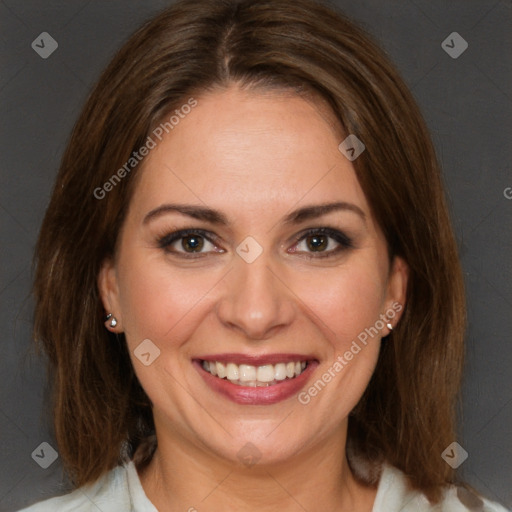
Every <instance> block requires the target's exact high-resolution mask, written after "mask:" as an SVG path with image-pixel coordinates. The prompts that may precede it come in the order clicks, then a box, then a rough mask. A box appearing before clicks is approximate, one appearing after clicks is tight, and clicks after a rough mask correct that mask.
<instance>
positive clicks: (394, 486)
mask: <svg viewBox="0 0 512 512" xmlns="http://www.w3.org/2000/svg"><path fill="white" fill-rule="evenodd" d="M390 510H400V511H401V512H508V511H507V509H505V508H504V507H503V506H501V505H499V504H498V503H494V502H492V501H489V500H486V499H484V498H482V497H479V496H476V495H475V494H473V493H471V492H470V491H467V490H466V489H464V488H463V487H455V486H452V487H449V488H447V489H446V490H445V492H444V495H443V498H442V500H441V502H440V503H439V504H437V505H432V504H431V503H430V502H429V501H428V499H427V498H426V497H425V495H423V494H422V493H420V492H418V491H416V490H412V489H410V488H409V486H408V485H407V478H406V476H405V475H404V474H403V473H402V472H401V471H400V470H399V469H397V468H395V467H392V466H389V465H384V467H383V470H382V475H381V478H380V482H379V487H378V491H377V497H376V500H375V505H374V507H373V511H372V512H388V511H390Z"/></svg>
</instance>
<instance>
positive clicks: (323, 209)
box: [284, 201, 366, 224]
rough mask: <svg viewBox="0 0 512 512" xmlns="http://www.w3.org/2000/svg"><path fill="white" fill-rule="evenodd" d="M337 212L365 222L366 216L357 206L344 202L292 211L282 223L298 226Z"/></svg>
mask: <svg viewBox="0 0 512 512" xmlns="http://www.w3.org/2000/svg"><path fill="white" fill-rule="evenodd" d="M339 211H349V212H353V213H356V214H357V215H359V216H360V217H361V219H362V220H363V221H365V222H366V215H365V213H364V212H363V210H361V208H359V206H356V205H355V204H352V203H347V202H344V201H340V202H337V203H324V204H319V205H313V206H306V207H304V208H300V209H298V210H294V211H293V212H291V213H289V214H288V215H287V216H286V217H285V218H284V222H285V223H286V224H299V223H301V222H304V221H306V220H311V219H316V218H317V217H321V216H322V215H327V214H328V213H332V212H339Z"/></svg>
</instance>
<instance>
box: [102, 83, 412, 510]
mask: <svg viewBox="0 0 512 512" xmlns="http://www.w3.org/2000/svg"><path fill="white" fill-rule="evenodd" d="M196 99H197V100H198V104H197V106H196V107H195V108H194V109H192V111H191V113H190V114H188V115H187V116H186V117H185V118H184V119H182V120H180V123H179V125H177V126H176V127H175V128H174V129H173V131H172V132H170V133H169V134H168V135H167V136H166V137H165V138H164V139H163V140H162V141H161V142H159V143H158V145H157V147H156V148H155V149H153V150H152V151H151V153H150V155H149V156H148V157H147V158H146V160H145V162H144V167H143V170H142V171H141V174H140V176H139V181H138V183H137V186H136V190H135V193H134V195H133V198H132V200H131V203H130V207H129V211H128V213H127V217H126V220H125V223H124V225H123V229H122V230H121V233H120V235H119V240H118V250H117V254H116V257H115V259H114V260H109V261H106V262H105V264H104V266H103V268H102V271H101V273H100V276H99V287H100V292H101V296H102V299H103V303H104V305H105V309H106V310H107V311H110V312H112V313H113V314H114V316H115V317H116V318H117V320H118V324H117V326H116V327H115V328H110V327H109V328H110V329H111V330H113V331H115V332H124V333H125V334H126V339H127V343H128V346H129V349H130V354H131V357H132V361H133V365H134V368H135V371H136V373H137V376H138V378H139V380H140V382H141V384H142V386H143V387H144V389H145V391H146V393H147V394H148V396H149V397H150V399H151V401H152V403H153V413H154V419H155V425H156V431H157V438H158V449H157V451H156V454H155V456H154V457H153V459H152V461H151V463H150V465H149V467H148V468H147V469H146V470H145V471H144V472H143V473H142V474H140V478H141V483H142V485H143V488H144V490H145V492H146V494H147V496H148V498H149V499H150V500H151V501H152V502H153V503H154V504H155V506H156V507H157V508H158V509H159V510H161V511H174V510H189V509H191V507H195V508H196V509H197V510H208V511H211V512H216V511H221V510H222V511H225V510H226V508H227V509H233V510H234V509H235V507H236V510H241V511H253V510H258V511H274V510H279V511H299V510H308V511H315V510H358V511H364V510H371V508H372V505H373V502H374V499H375V493H376V489H375V488H372V487H366V486H364V485H362V484H360V483H358V482H357V481H356V480H355V478H354V476H353V475H352V473H351V471H350V468H349V466H348V463H347V460H346V456H345V444H346V431H347V422H348V415H349V413H350V411H351V410H352V409H353V408H354V406H355V405H356V404H357V402H358V401H359V399H360V397H361V396H362V394H363V392H364V390H365V388H366V387H367V385H368V382H369V379H370V377H371V375H372V373H373V371H374V368H375V365H376V361H377V357H378V352H379V347H380V338H381V337H382V336H386V335H387V334H388V333H389V331H388V328H387V327H385V326H384V328H383V329H381V331H380V333H379V335H378V336H375V337H374V338H373V339H371V341H370V342H369V343H368V345H367V346H365V347H364V349H363V350H361V351H360V352H359V353H358V354H357V355H355V356H354V358H353V359H352V360H351V361H350V362H349V363H348V364H347V365H346V366H345V367H344V368H343V370H342V371H340V372H339V373H337V375H336V377H335V378H333V379H332V381H331V382H330V383H329V384H328V385H327V386H325V388H324V389H323V390H322V391H321V392H320V393H318V395H317V396H316V397H314V398H312V399H311V401H310V403H308V404H307V405H302V404H300V403H299V402H298V400H297V397H296V396H294V397H291V398H289V399H286V400H284V401H281V402H279V403H277V404H273V405H241V404H237V403H234V402H232V401H230V400H228V399H227V398H225V397H224V396H222V395H220V394H218V393H216V392H215V391H213V390H212V389H210V388H209V387H208V386H207V385H206V384H205V382H204V381H203V379H202V378H201V376H200V375H199V372H198V370H197V369H196V368H195V367H194V366H193V365H192V359H193V358H194V357H198V356H200V355H207V354H217V353H225V352H237V353H244V354H257V355H261V354H272V353H300V354H308V355H312V356H313V357H314V358H316V359H317V360H318V363H319V366H318V367H317V368H316V369H315V373H314V374H313V376H312V378H311V379H310V381H309V382H308V384H306V388H307V387H309V386H310V385H311V383H313V382H315V381H316V379H318V378H320V376H321V375H322V374H323V373H324V372H326V371H327V369H328V368H330V367H332V365H333V363H334V361H335V360H336V358H337V356H338V355H340V354H343V353H345V352H346V351H347V350H348V349H349V347H350V345H351V343H352V341H353V340H355V339H356V338H357V336H358V334H359V333H361V332H362V331H364V329H365V328H368V327H370V326H373V325H375V323H376V321H377V320H378V319H379V318H380V315H381V314H384V313H385V312H386V311H387V310H389V309H390V308H391V307H392V304H393V303H394V302H399V303H400V304H402V305H403V304H404V303H405V290H406V285H407V266H406V264H405V263H404V262H403V261H402V260H400V259H398V258H395V259H394V260H393V261H390V260H389V258H388V254H387V248H386V242H385V239H384V237H383V235H382V233H381V231H380V229H379V227H378V225H377V223H376V221H375V219H374V218H373V217H372V213H371V211H370V207H369V204H368V202H367V200H366V198H365V196H364V194H363V191H362V189H361V187H360V185H359V183H358V181H357V178H356V175H355V172H354V168H353V166H352V163H351V162H350V161H349V160H348V159H347V158H345V156H344V155H343V154H342V153H341V152H340V151H339V150H338V145H339V143H340V142H341V141H342V140H343V139H344V138H345V136H346V135H344V134H343V133H342V132H341V130H340V128H339V127H338V126H336V123H335V122H334V120H333V118H332V114H331V113H330V112H329V111H328V110H327V108H326V107H325V106H324V105H322V103H321V102H320V101H316V100H315V101H314V102H313V101H311V100H305V99H303V98H301V97H299V96H296V95H292V94H291V93H290V94H288V93H284V92H275V91H274V92H268V91H267V92H262V91H261V90H252V91H251V90H242V89H240V88H239V87H238V86H236V85H232V86H230V87H229V88H228V89H223V90H216V91H214V92H209V93H208V94H205V95H204V96H200V97H196ZM340 201H343V202H346V203H350V204H351V205H355V206H356V207H357V208H358V209H360V210H361V211H362V213H363V215H360V214H358V213H356V212H355V211H352V210H340V211H332V212H330V213H327V214H324V215H321V216H319V217H315V218H311V219H306V220H303V221H301V222H299V223H286V222H284V218H285V217H286V216H287V215H289V214H290V212H292V211H294V210H297V209H300V208H304V207H307V206H313V205H320V204H326V203H332V202H340ZM166 203H172V204H180V205H183V204H187V205H193V206H200V207H208V208H211V209H214V210H217V211H219V212H221V213H222V215H224V216H225V218H226V220H227V222H228V224H227V225H220V224H216V223H213V222H210V221H206V220H198V219H194V218H191V217H190V216H188V215H184V214H182V213H178V212H175V211H170V212H166V213H162V214H161V215H155V216H154V217H153V218H152V219H151V220H149V221H147V222H144V218H145V217H146V216H147V214H148V213H149V212H151V211H152V210H154V209H155V208H158V207H159V206H161V205H162V204H166ZM322 227H330V228H332V229H336V230H339V231H342V232H343V233H344V234H345V235H347V236H349V237H350V238H351V240H352V245H353V247H350V248H344V249H343V250H341V251H338V252H336V251H335V249H336V248H338V247H339V246H340V245H339V243H337V242H336V241H335V240H333V239H327V240H328V244H329V245H328V246H327V247H326V251H327V252H328V251H330V252H329V253H328V256H327V257H320V256H322V254H325V253H323V252H322V251H314V250H312V249H311V244H308V243H307V240H302V241H300V242H297V239H298V238H299V237H298V236H297V235H301V234H302V233H303V232H304V230H306V229H309V228H314V229H317V228H322ZM190 228H194V229H201V230H205V231H207V232H210V233H214V235H215V236H216V237H217V238H216V241H214V243H209V242H206V241H205V245H204V246H203V250H204V251H205V252H204V253H201V254H200V255H199V257H197V258H194V259H187V257H186V256H183V251H184V249H183V245H182V240H181V239H180V240H178V241H177V242H175V243H173V244H172V246H171V247H168V248H167V250H165V249H164V248H162V247H161V246H160V245H159V242H158V240H159V239H160V238H161V237H162V236H164V235H167V234H168V233H170V232H172V231H175V230H178V229H190ZM247 236H251V237H253V238H254V239H255V240H256V241H257V242H258V243H259V245H260V246H261V247H262V248H263V252H262V254H261V255H260V256H259V257H258V258H257V259H256V260H255V261H254V262H253V263H250V264H249V263H247V262H246V261H244V259H242V258H241V257H240V256H239V255H238V254H237V253H236V248H237V246H238V245H239V244H240V242H242V241H243V240H244V239H245V238H246V237H247ZM323 241H324V242H325V241H326V239H323ZM173 251H174V252H173ZM177 251H181V253H179V254H177ZM194 254H195V255H196V256H197V253H194ZM399 317H400V314H399V313H397V315H396V316H395V318H394V319H393V320H392V323H393V324H396V323H397V322H398V321H399ZM107 326H108V324H107ZM145 339H150V340H151V341H152V343H154V344H155V345H156V346H157V347H158V348H159V350H160V356H159V357H158V358H157V359H156V360H155V361H154V362H153V363H152V364H151V365H149V366H144V365H143V364H141V362H140V361H139V360H138V359H137V358H136V357H135V356H134V353H133V351H134V350H135V349H136V347H137V346H138V345H139V344H140V343H141V341H142V340H145ZM248 442H250V443H252V444H253V445H255V446H256V447H257V450H258V454H259V456H260V459H259V460H258V462H257V464H255V465H253V466H251V467H246V466H244V465H242V464H241V463H240V461H239V459H238V456H237V454H238V452H239V450H240V449H241V448H242V447H243V446H244V445H245V444H246V443H248Z"/></svg>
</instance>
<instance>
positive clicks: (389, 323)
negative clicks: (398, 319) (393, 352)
mask: <svg viewBox="0 0 512 512" xmlns="http://www.w3.org/2000/svg"><path fill="white" fill-rule="evenodd" d="M386 327H387V328H388V329H389V330H390V331H392V330H393V324H392V323H391V322H388V323H387V324H386Z"/></svg>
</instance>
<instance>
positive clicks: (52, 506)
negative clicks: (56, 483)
mask: <svg viewBox="0 0 512 512" xmlns="http://www.w3.org/2000/svg"><path fill="white" fill-rule="evenodd" d="M457 489H458V488H456V487H451V488H449V489H448V490H446V492H445V494H444V498H443V500H442V502H441V506H439V505H436V506H433V505H430V503H429V502H428V500H427V498H426V497H425V496H424V495H423V494H421V493H420V492H418V491H412V490H409V489H408V488H407V483H406V478H405V476H404V474H403V473H402V472H401V471H399V470H398V469H396V468H394V467H392V466H389V465H384V467H383V470H382V474H381V477H380V480H379V486H378V489H377V495H376V498H375V503H374V505H373V509H372V512H434V511H435V512H507V510H506V509H505V508H504V507H502V506H501V505H498V504H497V503H493V502H490V501H488V500H479V499H478V498H476V497H475V496H474V495H472V494H469V493H466V492H465V491H461V490H460V488H459V491H457ZM463 502H465V504H464V503H463ZM98 510H101V512H158V510H157V509H156V507H155V506H154V505H153V504H152V503H151V502H150V501H149V499H148V497H147V496H146V494H145V493H144V489H143V488H142V485H141V483H140V480H139V476H138V474H137V470H136V469H135V466H134V464H133V462H129V463H127V464H126V465H124V466H119V467H117V468H115V469H113V470H112V471H110V472H109V473H107V474H106V475H105V476H104V477H102V478H100V479H99V480H98V481H97V482H96V483H95V484H92V485H89V486H85V487H81V488H79V489H77V490H75V491H73V492H72V493H70V494H66V495H64V496H59V497H56V498H50V499H48V500H45V501H42V502H40V503H36V504H35V505H32V506H31V507H28V508H25V509H23V510H22V511H19V512H56V511H58V512H98ZM189 510H195V509H194V504H193V503H191V506H190V509H189Z"/></svg>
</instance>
